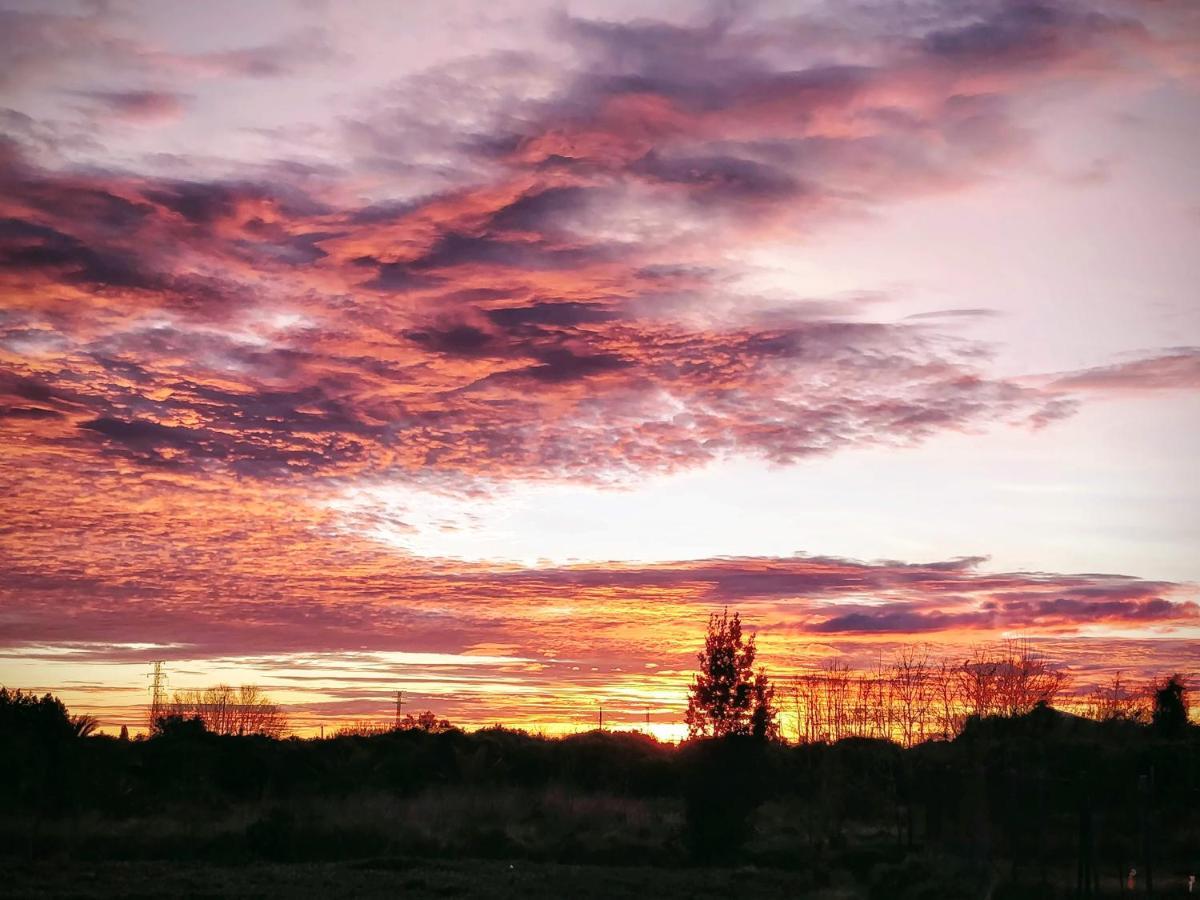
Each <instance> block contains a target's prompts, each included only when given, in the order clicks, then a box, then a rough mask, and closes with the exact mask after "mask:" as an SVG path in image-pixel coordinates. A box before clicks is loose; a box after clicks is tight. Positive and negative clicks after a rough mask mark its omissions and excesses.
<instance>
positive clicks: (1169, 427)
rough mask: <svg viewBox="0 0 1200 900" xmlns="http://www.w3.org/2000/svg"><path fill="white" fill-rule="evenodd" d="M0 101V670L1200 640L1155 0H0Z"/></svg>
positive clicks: (1130, 663)
mask: <svg viewBox="0 0 1200 900" xmlns="http://www.w3.org/2000/svg"><path fill="white" fill-rule="evenodd" d="M0 125H2V129H0V135H2V136H0V496H3V497H4V500H3V507H2V509H3V513H4V515H3V517H0V683H3V684H5V685H8V686H10V687H19V688H27V689H34V690H39V691H42V690H53V691H54V692H55V693H57V694H58V695H59V696H61V697H62V698H63V699H64V701H65V702H67V704H68V705H69V706H70V707H71V709H72V711H75V712H89V713H92V714H94V715H96V716H97V717H98V718H99V719H100V721H101V723H102V724H103V725H104V727H105V728H106V729H108V730H114V729H115V728H116V727H119V725H120V724H128V725H130V726H132V727H134V728H136V727H139V726H141V725H142V724H144V721H145V705H146V702H147V699H148V695H147V686H148V678H147V673H148V672H149V668H150V662H151V661H153V660H165V661H166V671H167V673H168V677H169V679H170V687H171V688H194V687H202V686H206V685H209V684H214V683H217V682H226V683H235V684H237V683H251V682H252V683H256V684H259V685H261V686H263V688H264V689H265V690H267V692H268V693H270V694H271V696H272V697H274V698H275V699H276V700H277V701H279V702H280V703H281V704H282V705H283V706H284V707H285V708H286V710H287V712H288V714H289V716H290V718H291V721H292V723H293V726H294V728H295V729H296V730H297V731H298V732H299V733H302V734H305V733H313V732H314V731H315V730H316V729H318V728H319V727H320V726H322V725H327V726H334V725H336V724H337V723H339V722H343V723H344V722H346V721H353V720H366V719H374V718H385V717H388V716H390V714H391V709H392V707H393V705H394V696H395V691H398V690H403V691H404V692H405V702H406V704H407V705H408V707H409V708H412V709H425V708H430V709H434V710H436V711H437V712H438V713H439V714H441V715H444V716H446V717H448V718H450V719H451V720H453V721H455V722H458V723H462V724H464V725H468V726H478V725H486V724H491V723H504V724H507V725H513V726H520V727H526V728H530V729H534V730H546V731H549V732H564V731H572V730H579V729H581V728H588V727H591V725H592V723H594V722H595V720H596V718H597V714H598V710H599V707H600V706H601V705H603V706H604V707H605V719H606V721H607V722H609V723H613V724H615V725H617V726H622V725H625V726H632V725H641V724H644V723H645V722H646V721H647V719H648V720H649V722H650V728H651V730H653V731H654V732H655V733H657V734H660V735H662V736H667V737H674V736H678V735H679V734H680V733H681V732H682V725H681V722H682V714H683V709H684V706H685V702H686V701H685V697H686V689H687V683H688V679H689V677H690V673H691V672H692V671H693V670H694V668H695V654H696V652H697V650H698V649H699V648H700V646H701V645H702V643H703V633H704V627H705V623H706V621H707V617H708V615H709V614H710V613H711V612H713V611H714V610H719V609H722V608H725V607H728V608H729V609H731V610H737V611H738V612H739V614H740V615H741V616H742V618H743V620H744V621H745V623H746V624H747V626H748V627H749V629H750V630H752V631H755V632H757V635H758V646H759V659H760V662H762V663H763V664H764V665H765V666H767V668H768V670H769V671H770V672H772V673H776V674H777V676H779V677H781V678H783V677H787V676H788V675H791V674H795V673H796V672H800V671H806V670H809V669H811V668H813V667H819V666H822V665H827V664H829V663H830V662H831V661H837V662H845V663H847V664H850V665H854V666H864V665H874V664H875V663H876V662H877V661H879V660H881V659H882V660H886V659H887V658H888V656H889V654H892V653H894V652H896V650H897V648H898V647H901V646H904V645H910V644H921V645H927V646H928V647H929V648H931V652H932V653H934V654H935V655H944V656H947V657H949V658H960V657H962V656H964V655H965V654H967V653H969V652H970V649H971V648H973V647H978V646H983V645H988V644H993V643H995V642H999V641H1005V640H1024V641H1029V642H1031V643H1032V644H1033V645H1034V646H1036V647H1037V649H1038V650H1039V652H1042V653H1044V654H1045V655H1047V656H1048V657H1049V658H1051V659H1052V660H1053V661H1054V662H1055V663H1056V664H1057V665H1060V666H1062V667H1063V668H1064V669H1065V670H1066V671H1067V672H1068V673H1069V675H1070V677H1071V684H1072V690H1074V691H1076V692H1085V691H1086V690H1087V689H1088V688H1089V686H1091V685H1095V684H1097V683H1100V682H1102V681H1103V680H1105V679H1106V678H1108V677H1110V676H1111V675H1112V674H1113V673H1114V672H1116V671H1118V670H1123V671H1124V672H1126V673H1127V675H1129V674H1132V675H1133V676H1134V677H1136V678H1141V679H1148V678H1150V677H1152V676H1156V675H1162V674H1166V673H1169V672H1174V671H1182V672H1186V673H1190V672H1196V671H1197V670H1200V640H1198V639H1200V590H1198V588H1197V583H1198V582H1200V552H1197V551H1198V548H1200V477H1198V476H1197V473H1198V469H1197V459H1198V458H1200V300H1198V298H1197V294H1196V290H1197V289H1196V285H1198V284H1200V254H1198V253H1197V247H1200V175H1198V174H1197V172H1198V169H1197V166H1196V164H1195V153H1196V147H1197V146H1200V6H1198V5H1197V4H1195V3H1194V2H1192V0H1155V2H1151V0H1111V2H1105V0H1093V2H1074V0H1044V2H1032V0H1030V2H1025V0H916V2H911V3H903V4H899V3H888V2H851V0H838V2H828V3H826V2H809V3H769V2H761V3H756V2H722V3H699V2H689V3H679V2H664V3H659V4H653V5H652V6H650V7H648V6H647V5H646V4H644V3H636V4H635V3H624V2H588V3H585V2H579V3H573V2H570V3H562V2H559V3H540V2H524V0H523V2H512V0H492V2H487V3H479V2H469V3H468V2H453V0H449V2H439V3H436V4H434V3H403V4H396V3H367V2H347V3H322V2H316V0H300V2H282V0H280V2H265V0H264V2H259V3H253V4H244V3H234V2H211V3H204V4H192V3H182V2H145V3H137V2H121V0H113V2H80V3H67V2H63V3H52V2H29V3H23V2H16V0H0Z"/></svg>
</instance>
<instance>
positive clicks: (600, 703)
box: [596, 700, 604, 731]
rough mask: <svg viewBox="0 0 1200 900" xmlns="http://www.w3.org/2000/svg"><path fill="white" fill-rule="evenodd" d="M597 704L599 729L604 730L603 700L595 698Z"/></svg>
mask: <svg viewBox="0 0 1200 900" xmlns="http://www.w3.org/2000/svg"><path fill="white" fill-rule="evenodd" d="M596 703H597V705H598V706H599V707H600V730H601V731H603V730H604V701H603V700H597V701H596Z"/></svg>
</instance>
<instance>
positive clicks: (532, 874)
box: [3, 859, 864, 900]
mask: <svg viewBox="0 0 1200 900" xmlns="http://www.w3.org/2000/svg"><path fill="white" fill-rule="evenodd" d="M7 881H8V883H7V885H6V886H5V890H4V892H3V893H4V895H5V896H9V897H29V898H33V897H109V896H114V895H117V896H127V897H161V896H173V897H347V896H349V897H405V898H413V900H426V898H429V900H433V898H444V897H461V898H467V900H474V898H480V900H483V898H504V897H514V898H515V897H521V898H529V900H541V898H546V900H549V898H558V897H571V898H578V900H593V898H594V900H608V898H612V897H642V896H646V897H653V898H655V900H676V898H679V900H684V898H691V897H743V898H747V900H754V898H764V900H765V898H776V897H812V898H814V900H816V898H828V900H834V898H851V897H859V896H864V895H862V894H859V893H856V892H854V891H849V890H845V889H836V888H830V889H825V890H821V891H818V892H815V893H814V892H810V891H809V890H808V889H807V888H806V886H805V885H804V883H803V882H804V879H803V878H802V877H800V876H798V875H796V874H795V873H789V872H781V871H774V870H754V869H741V870H719V869H718V870H712V869H661V868H652V867H645V866H628V867H626V866H571V865H560V864H555V863H532V862H524V861H514V862H512V863H507V862H500V861H493V860H462V861H452V862H451V861H428V860H412V861H410V860H400V859H374V860H361V861H356V862H344V863H309V864H291V865H263V864H253V865H240V866H217V865H201V864H195V863H188V864H183V865H176V864H169V863H161V862H158V863H151V862H139V863H102V864H92V865H70V864H68V865H63V864H61V863H38V864H25V865H17V866H14V867H12V868H10V869H9V872H8V879H7Z"/></svg>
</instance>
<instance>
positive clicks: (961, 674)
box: [775, 642, 1183, 747]
mask: <svg viewBox="0 0 1200 900" xmlns="http://www.w3.org/2000/svg"><path fill="white" fill-rule="evenodd" d="M1171 684H1174V685H1176V686H1177V687H1176V688H1174V689H1176V690H1179V691H1180V692H1181V696H1182V691H1183V680H1182V678H1181V676H1179V675H1173V676H1168V677H1165V678H1151V679H1147V680H1145V681H1143V682H1140V683H1131V682H1130V681H1129V680H1127V679H1126V678H1124V676H1123V674H1122V673H1120V672H1118V673H1116V674H1115V675H1113V676H1112V677H1111V679H1110V680H1109V681H1108V683H1106V684H1103V685H1101V686H1098V687H1095V688H1093V689H1092V690H1091V691H1088V692H1086V693H1083V694H1074V693H1070V692H1069V688H1070V687H1071V684H1070V678H1069V676H1068V674H1067V673H1066V672H1065V671H1064V670H1063V669H1061V668H1059V667H1057V666H1055V665H1054V664H1053V663H1051V662H1050V661H1049V660H1048V659H1046V658H1045V657H1044V656H1041V655H1040V654H1038V653H1037V652H1035V651H1034V650H1033V649H1032V648H1031V646H1030V645H1029V644H1027V643H1021V642H1009V643H1006V644H1002V645H1000V646H996V647H977V648H973V649H972V650H970V651H969V652H968V653H967V655H965V656H945V655H942V656H937V655H935V654H934V652H933V651H932V650H931V648H929V647H924V646H908V647H904V648H902V649H901V650H899V651H898V652H896V653H895V654H894V655H893V657H892V658H891V659H890V660H888V661H886V662H885V661H882V660H881V661H880V664H879V665H878V666H877V667H876V668H875V669H874V670H872V671H856V670H853V669H851V668H849V667H848V666H847V665H845V664H844V663H841V662H836V661H835V662H831V663H829V664H827V665H826V666H824V667H822V668H821V669H819V670H816V671H812V672H808V673H804V674H801V675H798V676H793V677H791V678H786V679H780V680H779V681H778V683H777V685H776V694H775V696H776V699H777V702H778V703H779V705H780V706H781V708H782V709H783V711H785V712H786V713H787V714H788V715H789V717H790V718H791V721H792V723H793V730H792V733H791V734H789V735H787V736H788V737H790V738H793V739H794V740H796V741H797V742H799V743H820V742H832V741H839V740H843V739H845V738H878V739H886V740H894V741H896V742H897V743H900V744H902V745H903V746H906V747H911V746H913V745H915V744H918V743H921V742H922V741H926V740H931V739H941V740H950V739H952V738H954V737H955V736H956V735H959V734H961V733H962V730H963V727H964V725H965V724H966V722H967V720H968V719H970V718H972V717H974V718H987V717H990V716H1008V717H1014V716H1021V715H1025V714H1026V713H1029V712H1032V711H1033V710H1034V709H1035V708H1037V707H1038V706H1052V707H1056V708H1059V709H1061V710H1063V711H1066V712H1071V713H1074V714H1076V715H1082V716H1086V717H1088V718H1091V719H1095V720H1097V721H1111V720H1117V719H1123V720H1129V721H1134V722H1142V723H1148V722H1149V721H1150V719H1151V716H1152V711H1153V707H1154V697H1155V694H1156V692H1158V691H1160V690H1162V689H1163V688H1164V687H1166V686H1168V685H1171Z"/></svg>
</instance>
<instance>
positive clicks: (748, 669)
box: [685, 609, 779, 738]
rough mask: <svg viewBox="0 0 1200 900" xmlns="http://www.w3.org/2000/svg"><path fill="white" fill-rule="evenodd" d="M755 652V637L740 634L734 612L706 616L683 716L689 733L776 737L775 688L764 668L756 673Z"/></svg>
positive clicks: (692, 735) (777, 731)
mask: <svg viewBox="0 0 1200 900" xmlns="http://www.w3.org/2000/svg"><path fill="white" fill-rule="evenodd" d="M756 653H757V650H756V648H755V646H754V635H753V634H751V635H750V636H749V637H747V636H745V635H744V634H743V633H742V621H741V618H740V617H739V615H738V614H737V613H736V612H735V613H734V614H733V615H732V616H730V615H729V610H727V609H726V610H723V611H722V612H721V613H719V614H718V613H713V614H712V615H711V616H709V619H708V633H707V635H706V636H705V639H704V649H703V650H702V651H700V653H699V654H698V655H697V659H698V660H699V662H700V671H699V673H697V675H696V678H695V680H694V681H693V682H692V687H691V695H690V696H689V697H688V708H687V713H686V715H685V721H686V722H687V726H688V734H689V735H690V736H691V737H726V736H728V735H752V736H754V737H759V738H776V737H778V736H779V725H778V722H777V712H776V710H775V706H774V698H775V689H774V688H773V687H772V686H771V682H770V680H769V679H768V678H767V675H766V672H765V671H763V670H762V669H760V670H759V671H758V672H757V673H756V672H755V670H754V659H755V656H756Z"/></svg>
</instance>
